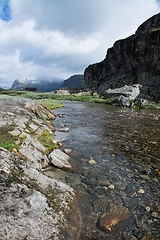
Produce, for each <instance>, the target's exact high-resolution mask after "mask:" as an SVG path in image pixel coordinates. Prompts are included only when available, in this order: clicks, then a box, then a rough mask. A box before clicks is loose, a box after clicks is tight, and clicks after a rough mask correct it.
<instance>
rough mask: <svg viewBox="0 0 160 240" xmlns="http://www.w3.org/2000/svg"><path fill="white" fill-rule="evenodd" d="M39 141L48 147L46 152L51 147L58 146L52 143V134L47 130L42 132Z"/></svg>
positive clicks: (50, 149) (51, 148) (49, 150)
mask: <svg viewBox="0 0 160 240" xmlns="http://www.w3.org/2000/svg"><path fill="white" fill-rule="evenodd" d="M38 140H39V142H40V143H41V144H42V145H43V146H44V147H46V148H48V152H47V153H46V154H48V153H49V152H51V151H52V150H53V149H56V148H59V146H58V145H57V144H55V143H53V135H52V134H49V131H47V130H46V131H44V133H43V134H42V135H41V136H40V137H39V138H38Z"/></svg>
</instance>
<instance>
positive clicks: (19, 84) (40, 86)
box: [11, 77, 64, 92]
mask: <svg viewBox="0 0 160 240" xmlns="http://www.w3.org/2000/svg"><path fill="white" fill-rule="evenodd" d="M63 81H64V80H63V79H60V78H55V77H51V78H45V77H39V78H37V79H35V80H28V79H26V78H23V79H16V80H15V81H14V82H13V84H12V87H11V89H14V90H19V89H22V90H25V87H36V88H37V91H40V92H51V91H55V90H57V89H59V88H60V86H61V85H62V82H63Z"/></svg>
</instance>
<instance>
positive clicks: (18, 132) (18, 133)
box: [9, 128, 21, 136]
mask: <svg viewBox="0 0 160 240" xmlns="http://www.w3.org/2000/svg"><path fill="white" fill-rule="evenodd" d="M9 133H10V134H11V135H13V136H18V135H20V133H21V132H20V131H19V130H18V129H16V128H15V129H14V130H13V131H9Z"/></svg>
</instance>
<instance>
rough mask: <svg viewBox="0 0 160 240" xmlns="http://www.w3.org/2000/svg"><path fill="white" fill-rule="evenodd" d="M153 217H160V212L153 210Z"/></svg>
mask: <svg viewBox="0 0 160 240" xmlns="http://www.w3.org/2000/svg"><path fill="white" fill-rule="evenodd" d="M152 217H154V218H160V214H158V213H156V212H152Z"/></svg>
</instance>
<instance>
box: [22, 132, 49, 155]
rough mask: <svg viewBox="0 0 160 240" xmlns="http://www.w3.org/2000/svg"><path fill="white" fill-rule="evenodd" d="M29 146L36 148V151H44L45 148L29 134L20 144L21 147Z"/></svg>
mask: <svg viewBox="0 0 160 240" xmlns="http://www.w3.org/2000/svg"><path fill="white" fill-rule="evenodd" d="M24 147H25V148H31V149H37V150H38V151H40V152H42V153H45V151H46V148H45V147H44V146H43V145H42V144H41V143H40V142H39V141H38V140H37V139H36V138H33V137H31V136H30V135H27V137H26V139H25V140H24V142H23V143H22V145H21V148H24Z"/></svg>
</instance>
